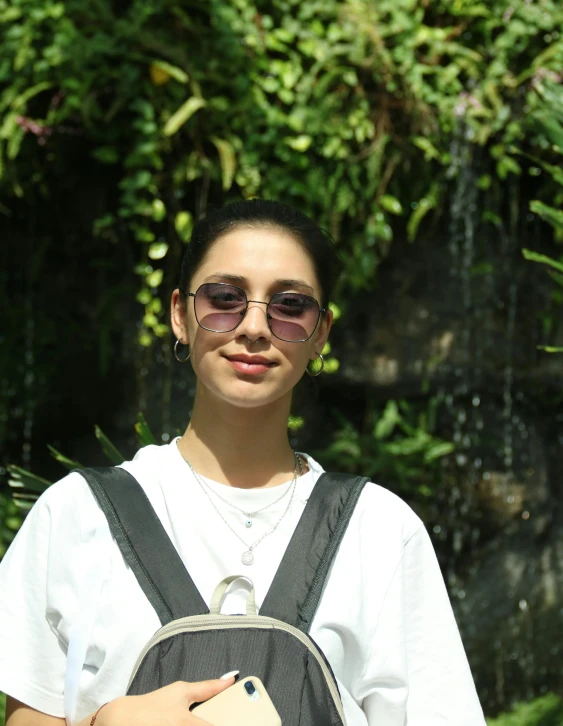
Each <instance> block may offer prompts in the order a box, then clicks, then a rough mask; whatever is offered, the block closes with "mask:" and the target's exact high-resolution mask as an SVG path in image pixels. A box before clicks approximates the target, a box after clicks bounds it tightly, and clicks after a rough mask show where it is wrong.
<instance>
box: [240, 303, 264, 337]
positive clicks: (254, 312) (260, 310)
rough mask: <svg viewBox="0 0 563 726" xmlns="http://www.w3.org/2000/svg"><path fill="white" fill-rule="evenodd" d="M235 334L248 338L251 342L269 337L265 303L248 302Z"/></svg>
mask: <svg viewBox="0 0 563 726" xmlns="http://www.w3.org/2000/svg"><path fill="white" fill-rule="evenodd" d="M237 334H238V335H241V336H243V337H246V338H248V340H250V342H251V343H255V342H256V341H257V340H260V338H264V339H265V340H269V339H270V336H271V333H270V328H269V326H268V313H267V312H266V304H265V303H256V302H249V304H248V310H247V311H246V315H245V316H244V318H243V319H242V322H241V323H240V325H239V326H238V328H237Z"/></svg>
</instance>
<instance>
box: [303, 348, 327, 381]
mask: <svg viewBox="0 0 563 726" xmlns="http://www.w3.org/2000/svg"><path fill="white" fill-rule="evenodd" d="M318 357H319V358H320V359H321V367H320V368H319V370H318V371H317V372H316V373H311V371H310V370H309V364H307V368H306V369H305V370H306V371H307V373H308V374H309V375H310V376H311V378H316V377H317V376H320V375H321V373H322V372H323V368H324V367H325V359H324V358H323V354H322V353H318Z"/></svg>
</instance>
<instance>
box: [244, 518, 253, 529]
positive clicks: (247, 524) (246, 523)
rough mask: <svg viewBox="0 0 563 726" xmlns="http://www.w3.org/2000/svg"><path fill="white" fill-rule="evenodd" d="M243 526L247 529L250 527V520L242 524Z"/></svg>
mask: <svg viewBox="0 0 563 726" xmlns="http://www.w3.org/2000/svg"><path fill="white" fill-rule="evenodd" d="M244 526H245V527H247V528H249V527H252V520H251V519H247V520H246V522H245V523H244Z"/></svg>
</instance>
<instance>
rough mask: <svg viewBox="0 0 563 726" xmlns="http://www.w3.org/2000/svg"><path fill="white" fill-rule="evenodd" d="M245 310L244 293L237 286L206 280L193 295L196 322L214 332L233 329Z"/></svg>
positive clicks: (224, 331)
mask: <svg viewBox="0 0 563 726" xmlns="http://www.w3.org/2000/svg"><path fill="white" fill-rule="evenodd" d="M245 312H246V295H245V294H244V292H243V291H242V290H240V289H239V288H238V287H234V286H233V285H223V284H219V283H213V282H208V283H205V284H204V285H202V286H201V287H200V288H199V289H198V291H197V293H196V296H195V315H196V318H197V321H198V323H199V324H200V325H201V326H202V327H203V328H207V329H208V330H213V331H215V332H216V333H226V332H228V331H229V330H234V329H235V328H236V327H237V325H238V324H239V323H240V321H241V320H242V318H243V317H244V314H245Z"/></svg>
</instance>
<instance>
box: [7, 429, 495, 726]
mask: <svg viewBox="0 0 563 726" xmlns="http://www.w3.org/2000/svg"><path fill="white" fill-rule="evenodd" d="M307 460H308V464H309V468H310V470H309V472H307V473H306V474H305V475H304V476H302V477H300V478H299V479H298V480H297V484H296V489H295V495H294V499H293V502H292V504H291V507H290V509H289V511H288V513H287V515H286V516H285V517H284V518H283V519H282V520H281V523H280V524H279V526H278V527H277V529H276V530H275V532H274V533H273V534H271V535H269V536H266V537H265V538H264V539H263V540H262V541H261V542H260V544H259V545H258V546H257V547H256V549H255V550H254V555H255V561H254V563H253V564H252V565H250V566H245V565H243V564H242V563H241V555H242V553H243V552H244V550H245V549H246V547H245V545H244V544H243V543H242V542H241V541H240V540H239V539H238V538H237V536H236V535H235V534H234V533H233V532H232V531H231V530H230V529H229V527H228V526H227V524H226V523H225V521H223V519H222V518H221V517H220V516H219V514H218V512H217V510H216V509H215V507H216V508H217V509H218V510H219V511H220V513H221V515H222V517H224V519H225V520H226V521H227V522H228V523H229V524H230V525H231V527H232V528H233V529H234V530H235V531H236V532H237V533H238V534H239V535H240V536H241V537H242V539H243V540H244V541H245V542H247V543H248V544H251V543H252V542H254V541H256V540H257V539H258V538H259V537H261V535H262V534H264V533H265V532H267V531H268V530H269V529H271V528H272V527H273V525H274V524H275V523H276V522H277V521H278V520H279V519H280V517H281V515H282V514H283V512H284V510H285V508H286V507H287V504H288V501H289V497H290V496H291V492H290V491H287V496H286V497H283V498H282V499H281V500H280V501H279V502H278V503H277V504H273V505H272V506H270V507H268V508H267V509H265V510H264V511H263V512H262V513H260V514H258V515H256V517H255V519H254V523H253V526H252V528H251V529H248V528H247V527H246V526H245V521H244V519H245V518H244V515H242V514H241V513H240V512H239V511H238V510H237V509H235V508H234V507H231V506H229V504H228V503H226V502H224V501H222V500H221V499H219V498H218V497H215V496H214V495H213V494H212V493H208V494H206V493H205V491H204V489H203V487H202V485H201V484H199V483H198V482H197V481H196V480H195V478H194V477H193V475H192V474H191V472H190V470H189V467H188V466H187V464H186V463H185V461H184V460H183V459H182V457H181V455H180V453H179V451H178V448H177V446H176V442H175V441H173V442H172V443H171V444H169V445H164V446H147V447H144V448H142V449H141V450H140V451H139V452H138V453H137V455H136V456H135V459H134V460H133V461H131V462H125V463H124V464H123V467H124V468H125V469H127V470H128V471H129V472H131V474H133V475H134V476H135V477H136V479H137V480H138V481H139V482H140V484H141V485H142V487H143V488H144V490H145V492H146V494H147V496H148V498H149V500H150V501H151V504H152V505H153V507H154V509H155V510H156V512H157V514H158V516H159V518H160V520H161V522H162V524H163V526H164V528H165V529H166V532H167V533H168V535H169V536H170V538H171V540H172V542H173V543H174V545H175V547H176V549H177V550H178V552H179V554H180V556H181V558H182V560H183V562H184V563H185V565H186V567H187V569H188V570H189V572H190V574H191V576H192V579H193V580H194V582H195V585H196V586H197V588H198V589H199V591H200V593H201V595H202V597H203V598H204V600H205V601H206V602H207V603H208V604H209V602H210V599H211V595H212V593H213V591H214V589H215V587H216V586H217V585H218V583H219V582H220V581H221V580H223V579H224V578H225V577H227V576H228V575H245V576H247V577H249V578H250V579H251V580H252V582H253V584H254V587H255V592H256V601H257V604H258V607H260V605H261V603H262V602H263V600H264V598H265V595H266V593H267V591H268V588H269V586H270V584H271V582H272V580H273V577H274V574H275V572H276V569H277V567H278V565H279V563H280V561H281V559H282V556H283V554H284V552H285V549H286V547H287V545H288V543H289V540H290V538H291V535H292V534H293V532H294V530H295V527H296V525H297V522H298V520H299V517H300V516H301V514H302V512H303V509H304V507H305V504H306V502H307V499H308V497H309V495H310V493H311V491H312V489H313V486H314V485H315V482H316V480H317V479H318V477H319V476H320V474H321V473H322V468H321V467H320V466H319V465H318V464H317V463H316V462H315V461H314V460H313V459H311V458H310V457H307ZM204 481H205V483H206V484H207V485H208V487H210V488H211V490H212V491H213V492H217V493H218V494H220V495H221V496H222V497H223V498H224V499H226V500H227V501H228V502H231V503H233V504H235V505H237V506H238V507H240V509H242V510H244V511H246V512H249V511H256V510H259V509H261V508H263V507H266V506H267V505H268V504H270V503H271V502H274V501H275V500H276V499H278V498H279V497H281V495H282V494H283V493H284V491H285V490H289V488H290V486H291V483H290V482H288V483H286V484H283V485H281V486H278V487H272V488H267V489H258V490H256V489H254V490H245V489H237V488H232V487H226V486H224V485H222V484H219V483H217V482H213V481H210V480H204ZM210 497H211V499H213V502H214V504H215V507H214V506H213V504H212V503H211V500H210ZM92 558H95V559H96V561H97V562H98V563H100V564H101V566H102V570H103V572H104V584H103V588H102V589H101V592H92V593H91V597H92V598H95V600H96V601H95V602H94V603H92V604H93V605H94V607H93V608H92V612H93V623H92V628H91V633H90V637H89V641H88V647H87V651H86V657H85V662H84V666H83V668H82V671H81V672H80V674H79V692H78V699H77V703H76V712H75V714H76V718H75V720H76V721H78V720H80V719H82V718H84V717H85V716H86V715H88V714H89V713H91V712H92V711H94V710H95V709H96V708H97V707H98V706H100V705H101V704H102V703H105V702H106V701H109V700H111V699H113V698H116V697H118V696H121V695H124V694H125V690H126V687H127V683H128V680H129V676H130V674H131V671H132V668H133V666H134V664H135V661H136V659H137V656H138V654H139V652H140V651H141V650H142V648H143V646H144V645H145V644H146V642H147V641H148V640H149V638H150V637H151V636H152V635H153V634H154V633H155V631H156V630H157V629H158V628H159V627H160V622H159V620H158V617H157V615H156V613H155V612H154V610H153V609H152V607H151V605H150V604H149V602H148V601H147V599H146V597H145V595H144V594H143V592H142V590H141V589H140V587H139V585H138V583H137V581H136V579H135V577H134V575H133V573H132V572H131V570H130V568H129V567H128V565H127V564H126V563H125V561H124V560H123V557H122V555H121V553H120V551H119V549H118V547H117V545H116V544H115V542H114V541H113V539H112V537H111V535H110V532H109V528H108V525H107V521H106V519H105V516H104V514H103V513H102V512H101V510H100V509H99V507H98V505H97V503H96V501H95V499H94V497H93V495H92V493H91V491H90V489H89V487H88V485H87V484H86V482H85V481H84V480H83V478H82V477H81V476H80V475H79V474H76V473H73V474H69V475H68V476H66V477H65V478H64V479H62V480H61V481H59V482H58V483H56V484H54V485H53V486H52V487H50V488H49V489H48V490H47V492H45V494H43V495H42V496H41V498H40V499H39V501H38V502H37V503H36V504H35V506H34V507H33V509H32V511H31V512H30V514H29V515H28V517H27V519H26V521H25V522H24V525H23V526H22V528H21V529H20V531H19V532H18V534H17V536H16V538H15V540H14V542H13V544H12V546H11V547H10V549H9V550H8V552H7V553H6V555H5V557H4V559H3V561H2V562H1V563H0V690H2V691H4V692H5V693H7V694H9V695H11V696H13V697H14V698H16V699H18V700H19V701H22V702H23V703H25V704H27V705H29V706H31V707H33V708H35V709H37V710H39V711H43V712H45V713H47V714H50V715H52V716H58V717H61V718H62V717H63V716H64V705H63V704H64V680H65V666H66V655H67V648H68V642H69V635H70V632H71V630H72V628H73V625H74V624H75V623H76V622H77V618H78V615H79V612H80V611H81V608H82V611H83V604H84V602H85V598H86V601H87V600H88V599H89V598H90V594H89V593H86V595H85V588H86V587H88V586H89V585H88V580H87V576H86V570H87V569H88V568H87V567H86V564H85V563H88V562H89V561H91V559H92ZM246 595H247V592H246V590H245V587H244V586H241V587H239V588H238V589H235V590H234V591H233V592H232V594H231V595H229V596H228V597H227V599H226V601H225V604H224V607H223V612H224V613H237V612H243V611H244V609H241V603H242V602H243V598H244V599H246ZM311 636H312V637H313V639H314V640H315V642H316V643H317V644H318V645H319V646H320V648H321V649H322V650H323V652H324V654H325V655H326V657H327V658H328V660H329V662H330V664H331V666H332V668H333V671H334V673H335V676H336V679H337V681H338V685H339V688H340V692H341V696H342V701H343V705H344V711H345V714H346V719H347V723H348V726H366V724H368V725H369V726H406V725H407V724H408V726H446V725H447V726H483V725H484V723H485V722H484V718H483V713H482V710H481V707H480V704H479V701H478V698H477V695H476V692H475V687H474V684H473V680H472V677H471V673H470V670H469V666H468V663H467V659H466V656H465V652H464V649H463V645H462V643H461V640H460V636H459V632H458V629H457V626H456V623H455V620H454V616H453V613H452V609H451V606H450V602H449V600H448V596H447V593H446V589H445V586H444V582H443V579H442V575H441V573H440V569H439V567H438V563H437V560H436V556H435V553H434V550H433V547H432V544H431V542H430V539H429V537H428V534H427V532H426V530H425V528H424V526H423V525H422V523H421V521H420V519H419V518H418V517H417V516H416V514H415V513H414V512H413V511H412V510H411V509H410V507H408V505H407V504H405V503H404V502H403V501H402V500H401V499H399V498H398V497H397V496H395V495H394V494H392V493H390V492H389V491H387V490H386V489H384V488H382V487H380V486H377V485H376V484H371V483H370V484H368V485H366V487H365V489H364V491H363V492H362V494H361V496H360V499H359V501H358V504H357V506H356V509H355V511H354V514H353V516H352V519H351V520H350V523H349V526H348V529H347V531H346V534H345V535H344V538H343V540H342V543H341V545H340V549H339V551H338V553H337V556H336V558H335V561H334V563H333V566H332V569H331V572H330V574H329V578H328V581H327V584H326V587H325V590H324V592H323V595H322V598H321V601H320V604H319V607H318V610H317V613H316V615H315V618H314V620H313V623H312V628H311Z"/></svg>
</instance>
